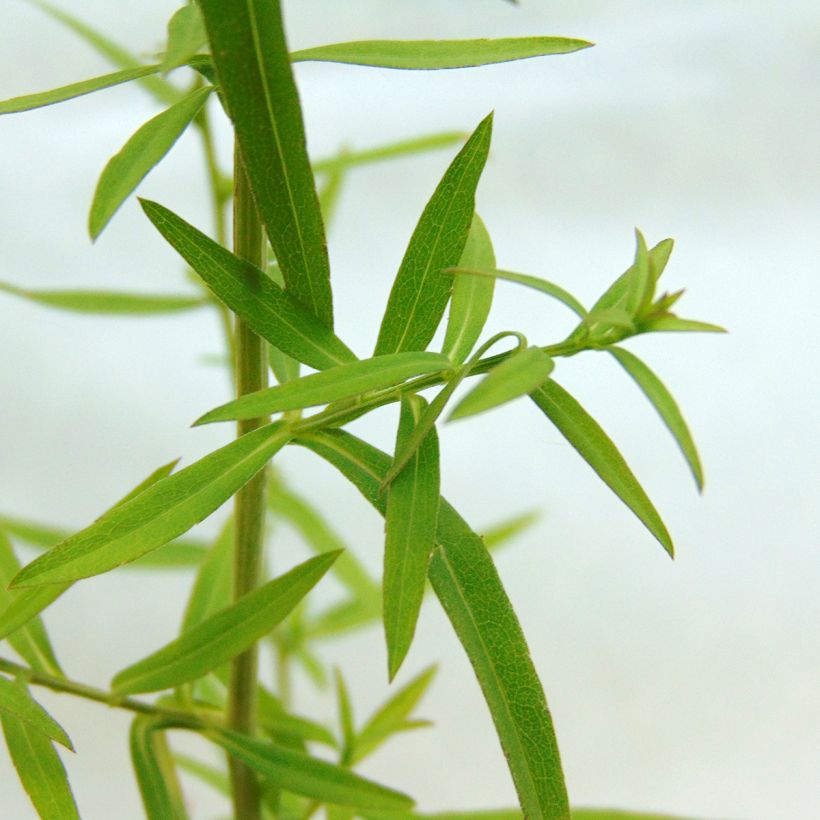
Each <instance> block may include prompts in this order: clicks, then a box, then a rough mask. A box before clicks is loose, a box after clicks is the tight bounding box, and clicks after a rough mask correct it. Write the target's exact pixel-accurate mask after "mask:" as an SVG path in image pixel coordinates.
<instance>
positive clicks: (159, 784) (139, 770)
mask: <svg viewBox="0 0 820 820" xmlns="http://www.w3.org/2000/svg"><path fill="white" fill-rule="evenodd" d="M162 725H163V724H162V722H161V721H158V720H157V719H156V718H154V717H152V716H150V715H137V717H135V718H134V720H133V721H132V723H131V732H130V735H129V747H130V750H131V763H132V765H133V767H134V774H136V776H137V784H138V785H139V789H140V796H141V797H142V804H143V806H144V808H145V814H146V816H147V817H148V818H149V820H154V818H156V820H159V818H163V820H165V818H167V819H168V820H185V818H187V817H188V813H187V812H186V811H185V805H184V803H183V801H182V794H181V792H180V789H179V783H178V782H177V778H176V772H175V770H174V762H173V758H171V756H170V754H169V753H168V748H167V745H166V744H165V742H164V740H165V739H164V737H163V735H162V731H161V728H162Z"/></svg>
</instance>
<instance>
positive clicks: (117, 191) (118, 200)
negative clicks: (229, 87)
mask: <svg viewBox="0 0 820 820" xmlns="http://www.w3.org/2000/svg"><path fill="white" fill-rule="evenodd" d="M192 8H193V7H192ZM211 91H213V88H212V87H211V86H207V87H205V88H200V89H198V90H197V91H194V92H193V93H191V94H188V95H187V96H186V97H183V98H182V99H181V100H180V101H179V102H177V103H174V105H172V106H171V107H170V108H167V109H166V110H165V111H163V112H162V113H161V114H157V115H156V117H152V118H151V119H150V120H148V122H146V123H145V124H144V125H142V126H140V128H138V129H137V131H136V132H135V133H134V134H133V136H132V137H130V139H129V140H128V142H126V143H125V145H124V146H123V147H122V148H121V149H120V150H119V151H118V152H117V153H116V154H114V156H113V157H111V159H110V160H109V161H108V164H107V165H106V166H105V168H104V169H103V172H102V174H101V175H100V179H99V181H98V182H97V189H96V191H95V192H94V200H93V202H92V203H91V211H90V213H89V215H88V232H89V234H90V235H91V238H92V239H96V238H97V237H98V236H99V235H100V234H101V233H102V230H103V228H105V226H106V225H107V224H108V223H109V222H110V221H111V218H112V217H113V216H114V214H115V213H116V212H117V210H118V209H119V207H120V205H122V204H123V202H125V200H126V199H128V197H129V196H130V195H131V194H132V193H133V192H134V190H135V189H136V188H137V186H138V185H139V184H140V182H142V180H143V179H145V177H146V176H147V175H148V173H149V172H150V171H151V169H152V168H153V167H154V166H155V165H156V164H157V163H159V162H160V161H161V160H162V158H163V157H164V156H165V155H166V154H167V153H168V152H169V151H170V150H171V148H173V146H174V144H175V143H176V141H177V140H178V139H179V138H180V137H181V136H182V133H183V132H184V131H185V129H186V128H187V127H188V126H189V125H190V124H191V122H192V121H193V119H194V117H195V116H196V115H197V113H198V112H199V110H200V109H201V108H202V106H203V105H204V104H205V100H207V99H208V97H209V96H210V94H211Z"/></svg>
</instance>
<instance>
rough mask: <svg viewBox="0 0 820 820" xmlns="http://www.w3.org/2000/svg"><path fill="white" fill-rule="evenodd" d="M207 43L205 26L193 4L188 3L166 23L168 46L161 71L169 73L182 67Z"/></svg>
mask: <svg viewBox="0 0 820 820" xmlns="http://www.w3.org/2000/svg"><path fill="white" fill-rule="evenodd" d="M207 42H208V35H207V33H206V32H205V24H204V23H203V22H202V16H201V15H200V13H199V9H198V8H197V6H196V4H195V3H188V4H187V5H184V6H183V7H182V8H181V9H178V10H177V11H175V12H174V15H173V16H172V17H171V19H170V20H169V21H168V45H167V47H166V49H165V58H164V59H163V61H162V70H163V71H170V70H171V69H172V68H176V67H177V66H179V65H184V64H185V63H187V62H188V60H189V59H190V58H191V57H193V56H194V55H195V54H196V53H197V52H198V51H199V49H200V48H201V47H202V46H203V45H205V44H206V43H207Z"/></svg>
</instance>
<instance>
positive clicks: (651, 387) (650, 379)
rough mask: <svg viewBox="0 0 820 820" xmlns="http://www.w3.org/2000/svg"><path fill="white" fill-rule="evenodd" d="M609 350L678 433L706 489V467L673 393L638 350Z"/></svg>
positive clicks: (698, 478)
mask: <svg viewBox="0 0 820 820" xmlns="http://www.w3.org/2000/svg"><path fill="white" fill-rule="evenodd" d="M608 351H609V353H611V354H612V355H613V356H614V357H615V358H616V359H617V361H618V363H619V364H620V365H621V367H623V369H624V370H626V372H627V373H629V375H630V376H631V377H632V378H633V380H634V381H635V383H636V384H637V385H638V387H640V389H641V390H642V391H643V393H644V395H645V396H646V397H647V398H648V399H649V401H650V402H651V403H652V406H653V407H654V408H655V410H657V411H658V415H659V416H660V417H661V419H662V420H663V423H664V424H665V425H666V426H667V428H668V429H669V432H670V433H672V435H673V436H674V438H675V441H676V442H677V444H678V447H680V450H681V452H682V453H683V455H684V457H685V458H686V462H687V463H688V464H689V469H690V470H691V471H692V475H693V476H694V478H695V483H696V484H697V486H698V489H699V490H701V491H703V468H702V467H701V464H700V458H699V456H698V451H697V448H696V447H695V442H694V440H693V438H692V434H691V433H690V432H689V428H688V427H687V425H686V421H685V420H684V418H683V414H682V413H681V411H680V409H679V408H678V405H677V403H676V402H675V399H674V398H673V397H672V394H671V393H670V392H669V391H668V390H667V389H666V387H665V385H664V384H663V382H662V381H661V380H660V379H659V378H658V377H657V376H656V375H655V374H654V373H653V372H652V370H650V369H649V367H647V365H646V364H645V363H644V362H643V361H641V359H639V358H638V357H637V356H636V355H635V354H634V353H630V352H629V351H628V350H624V349H623V348H621V347H610V348H608Z"/></svg>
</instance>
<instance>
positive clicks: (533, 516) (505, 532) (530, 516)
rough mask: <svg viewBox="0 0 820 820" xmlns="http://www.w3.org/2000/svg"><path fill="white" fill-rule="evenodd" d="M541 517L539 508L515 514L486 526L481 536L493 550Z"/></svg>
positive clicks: (491, 550) (489, 548) (488, 547)
mask: <svg viewBox="0 0 820 820" xmlns="http://www.w3.org/2000/svg"><path fill="white" fill-rule="evenodd" d="M540 517H541V514H540V513H539V512H538V510H530V511H529V512H525V513H521V514H520V515H514V516H513V517H512V518H507V519H505V520H504V521H499V522H498V523H497V524H493V525H492V526H490V527H485V528H484V530H483V532H482V535H481V538H482V540H483V541H484V544H485V546H486V547H487V549H488V550H490V552H493V551H495V550H497V549H499V548H500V547H503V546H504V545H505V544H507V543H508V542H509V541H511V540H512V539H513V538H515V537H516V536H517V535H519V534H520V533H522V532H524V530H527V529H529V528H530V527H531V526H532V525H533V524H534V523H535V522H536V521H537V520H538V519H539V518H540Z"/></svg>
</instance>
